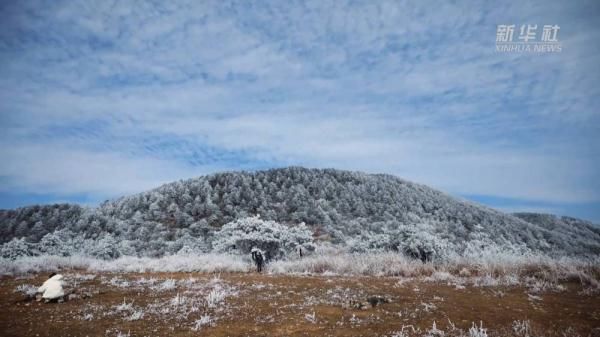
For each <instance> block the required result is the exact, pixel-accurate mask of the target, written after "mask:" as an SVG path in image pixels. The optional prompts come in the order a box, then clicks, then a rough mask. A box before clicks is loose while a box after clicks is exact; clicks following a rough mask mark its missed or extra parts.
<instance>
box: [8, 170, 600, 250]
mask: <svg viewBox="0 0 600 337" xmlns="http://www.w3.org/2000/svg"><path fill="white" fill-rule="evenodd" d="M248 226H251V227H252V226H254V227H252V228H253V229H248ZM244 235H247V236H248V235H249V236H252V237H253V238H254V239H253V240H255V242H251V243H248V244H240V242H243V240H242V239H243V236H244ZM246 239H247V238H246ZM0 240H2V241H3V243H4V244H3V246H2V256H3V257H4V258H8V259H14V258H16V257H18V256H35V255H59V256H70V255H86V256H93V257H99V258H103V259H114V258H118V257H120V256H147V257H161V256H166V255H171V254H176V253H178V252H180V253H181V252H185V253H209V252H213V251H214V252H232V253H247V252H246V251H242V250H243V249H241V248H240V247H245V248H244V249H248V245H255V244H258V242H260V244H259V245H263V246H264V247H265V248H268V249H269V250H270V251H272V253H273V255H274V256H273V257H274V258H275V257H285V256H286V255H287V254H288V253H290V254H291V253H295V250H296V249H297V248H298V247H300V246H302V247H304V250H305V252H306V253H310V252H311V251H312V250H314V247H316V246H322V247H336V249H343V250H344V251H346V252H348V253H352V252H376V253H379V252H399V253H401V254H404V255H406V256H409V257H414V258H420V259H423V260H427V259H443V258H445V257H448V256H450V255H465V254H471V255H472V254H476V253H478V252H480V251H484V250H487V251H489V250H498V251H504V252H507V251H508V252H515V253H521V252H535V253H541V254H547V255H552V256H590V255H592V256H593V255H598V254H600V228H599V227H598V226H596V225H594V224H592V223H589V222H586V221H583V220H578V219H573V218H567V217H557V216H554V215H542V214H528V213H521V214H514V215H510V214H505V213H502V212H499V211H496V210H493V209H490V208H487V207H484V206H481V205H477V204H474V203H471V202H467V201H464V200H459V199H457V198H454V197H451V196H449V195H446V194H444V193H442V192H439V191H436V190H434V189H431V188H429V187H427V186H424V185H420V184H415V183H411V182H408V181H405V180H402V179H400V178H397V177H395V176H391V175H379V174H364V173H359V172H348V171H341V170H334V169H324V170H322V169H305V168H300V167H290V168H283V169H272V170H267V171H258V172H228V173H218V174H213V175H208V176H203V177H199V178H195V179H190V180H183V181H178V182H174V183H170V184H166V185H164V186H161V187H158V188H156V189H154V190H151V191H148V192H144V193H140V194H136V195H132V196H127V197H122V198H120V199H116V200H111V201H105V202H104V203H102V204H101V205H100V206H98V207H96V208H87V207H81V206H78V205H68V204H62V205H46V206H37V205H36V206H30V207H23V208H19V209H16V210H4V211H0ZM240 240H242V241H240ZM236 242H237V245H236V244H235V243H236ZM233 247H235V248H233Z"/></svg>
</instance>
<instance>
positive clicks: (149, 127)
mask: <svg viewBox="0 0 600 337" xmlns="http://www.w3.org/2000/svg"><path fill="white" fill-rule="evenodd" d="M597 13H598V6H596V5H595V4H593V3H577V4H572V3H571V4H568V3H562V2H547V1H543V2H542V1H529V2H526V3H520V4H516V3H515V4H480V3H477V2H467V1H465V2H461V3H459V4H450V3H445V4H439V3H438V4H434V3H429V2H421V3H419V4H418V5H414V4H408V3H406V4H405V3H399V2H397V1H390V2H385V1H384V2H377V3H369V2H364V3H356V2H343V1H331V2H328V1H317V2H311V1H306V2H288V3H285V4H284V3H277V2H265V3H262V4H260V5H255V4H253V5H250V4H247V3H245V2H235V1H232V2H230V1H218V2H170V3H143V4H140V3H135V4H134V3H132V2H127V1H117V2H102V3H93V4H92V3H89V2H77V1H69V2H62V1H58V2H54V3H52V4H49V3H45V2H39V3H38V2H34V1H27V2H21V3H15V4H3V5H1V7H0V16H1V18H2V20H1V22H2V29H1V30H0V74H1V75H2V76H0V129H1V130H0V131H1V133H2V134H1V135H0V147H1V149H0V155H1V156H2V157H3V158H5V161H4V163H3V164H1V165H0V177H2V179H1V181H2V182H3V183H2V187H0V192H2V191H4V192H5V193H8V191H11V193H14V191H22V192H23V193H41V194H46V195H56V199H65V198H67V199H68V196H69V195H79V194H82V193H84V194H92V195H95V196H97V197H98V199H100V198H102V199H103V198H106V197H114V196H118V195H121V194H126V193H132V192H137V191H141V190H144V189H147V188H150V187H152V186H155V185H156V184H159V183H162V182H166V181H170V180H176V179H180V178H185V177H191V176H196V175H200V174H204V173H209V172H214V171H217V170H221V169H257V168H265V167H273V166H285V165H290V164H293V165H306V166H312V167H338V168H346V169H356V170H365V171H369V172H387V173H393V174H397V175H400V176H402V177H404V178H407V179H412V180H416V181H419V182H422V183H426V184H431V185H433V186H435V187H438V188H441V189H444V190H446V191H449V192H451V193H454V194H460V195H484V196H497V197H503V198H514V199H518V200H524V201H523V202H524V203H525V202H526V200H538V201H540V202H546V203H552V204H553V205H555V204H557V203H558V204H560V205H576V204H586V205H597V204H598V203H600V192H598V191H600V185H599V183H598V181H599V179H598V173H597V172H598V170H597V168H598V166H599V165H598V164H599V159H598V158H600V157H599V154H600V153H599V148H598V143H599V140H600V139H599V138H600V136H598V135H599V134H600V133H599V132H598V131H600V130H599V129H600V127H599V126H598V125H600V123H598V122H600V116H599V113H598V110H597V108H596V107H597V106H599V105H600V104H599V103H600V102H599V98H598V97H600V81H599V80H598V79H599V78H600V76H598V75H600V74H599V73H598V72H599V70H598V68H597V66H596V60H597V59H598V56H599V54H600V44H598V43H597V42H598V40H599V37H600V30H599V29H597V28H596V27H595V24H594V20H593V19H594V17H595V14H597ZM528 23H531V24H538V25H543V24H559V25H561V27H562V28H561V32H560V34H561V35H560V38H561V41H562V42H563V52H561V53H557V54H506V53H504V54H503V53H496V52H495V49H494V43H495V29H496V25H497V24H528ZM475 199H477V198H475ZM479 200H482V201H484V202H486V201H485V200H484V199H482V198H479ZM589 207H593V206H589ZM589 207H588V208H589ZM567 208H568V207H567ZM563 209H564V208H563ZM576 213H578V214H579V213H580V212H579V211H577V212H576ZM588 214H590V213H589V212H588V213H586V216H588ZM588 217H590V216H588ZM592 217H596V218H600V214H596V215H592Z"/></svg>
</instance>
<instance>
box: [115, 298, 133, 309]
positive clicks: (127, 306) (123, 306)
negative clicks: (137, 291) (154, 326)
mask: <svg viewBox="0 0 600 337" xmlns="http://www.w3.org/2000/svg"><path fill="white" fill-rule="evenodd" d="M114 308H115V311H117V312H122V311H131V310H133V302H130V303H127V302H126V301H125V299H123V303H121V304H119V305H116V306H114Z"/></svg>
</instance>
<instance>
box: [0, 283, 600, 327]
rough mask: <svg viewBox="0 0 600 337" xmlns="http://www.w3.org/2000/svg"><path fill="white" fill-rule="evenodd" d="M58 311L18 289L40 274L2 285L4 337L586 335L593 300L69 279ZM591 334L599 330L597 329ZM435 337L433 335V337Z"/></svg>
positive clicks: (351, 286)
mask: <svg viewBox="0 0 600 337" xmlns="http://www.w3.org/2000/svg"><path fill="white" fill-rule="evenodd" d="M64 275H65V279H66V281H67V282H68V284H69V285H70V287H71V288H72V289H74V290H75V295H74V296H72V297H73V298H72V299H71V300H69V301H67V302H64V303H48V304H45V303H42V302H36V301H35V300H28V299H27V296H26V295H24V294H23V293H22V292H20V291H16V289H17V287H19V286H21V287H24V285H32V286H33V285H35V286H39V285H40V284H42V282H43V281H44V280H45V279H46V278H47V275H36V276H32V277H28V278H3V279H1V280H0V335H1V336H53V337H55V336H118V335H119V334H120V335H127V334H129V335H130V336H394V335H398V336H423V335H426V334H427V333H429V334H430V335H435V333H439V332H436V330H433V329H432V327H433V326H434V322H435V327H436V329H437V330H443V331H445V334H446V336H450V335H460V334H459V330H462V331H463V332H464V333H466V335H467V336H468V330H469V328H471V327H472V324H473V322H475V323H476V324H477V325H478V326H480V325H481V326H483V328H485V329H487V331H486V332H487V335H488V336H589V335H594V334H595V333H598V330H599V329H597V328H600V298H599V296H598V294H593V293H592V294H590V293H584V292H582V287H581V285H580V284H577V283H567V284H563V286H564V289H563V290H562V291H546V292H541V293H531V292H530V290H528V289H526V288H523V287H520V286H514V287H473V286H467V287H465V288H464V289H462V287H456V286H454V285H448V284H442V283H432V282H425V281H419V280H406V279H402V278H392V277H337V276H281V275H260V274H243V273H233V274H221V275H218V276H217V277H216V276H215V275H212V274H197V273H152V274H148V273H145V274H136V273H129V274H97V275H95V276H94V275H90V274H89V273H85V272H81V273H77V272H69V273H65V274H64ZM594 329H596V330H594ZM438 335H439V334H438Z"/></svg>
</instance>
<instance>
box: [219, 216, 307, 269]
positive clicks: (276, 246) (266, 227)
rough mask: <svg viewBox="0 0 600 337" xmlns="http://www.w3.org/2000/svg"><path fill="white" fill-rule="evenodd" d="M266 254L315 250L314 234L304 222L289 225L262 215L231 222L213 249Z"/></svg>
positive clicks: (222, 229) (283, 254) (273, 255)
mask: <svg viewBox="0 0 600 337" xmlns="http://www.w3.org/2000/svg"><path fill="white" fill-rule="evenodd" d="M254 247H256V248H259V249H261V250H262V251H264V252H265V254H266V258H267V259H273V258H281V257H283V256H286V255H289V254H292V253H295V252H297V251H298V250H299V249H300V248H302V249H303V250H304V251H305V252H308V251H312V250H314V244H313V240H312V232H311V231H310V229H308V228H307V227H306V225H305V224H304V223H301V224H300V225H294V226H285V225H282V224H280V223H277V222H275V221H265V220H262V219H260V218H259V217H258V216H255V217H249V218H243V219H238V220H235V221H232V222H230V223H227V224H225V225H224V226H223V228H221V230H220V231H218V232H217V233H216V234H215V239H214V241H213V248H214V250H216V251H221V252H234V253H241V254H249V253H250V251H251V249H252V248H254Z"/></svg>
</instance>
